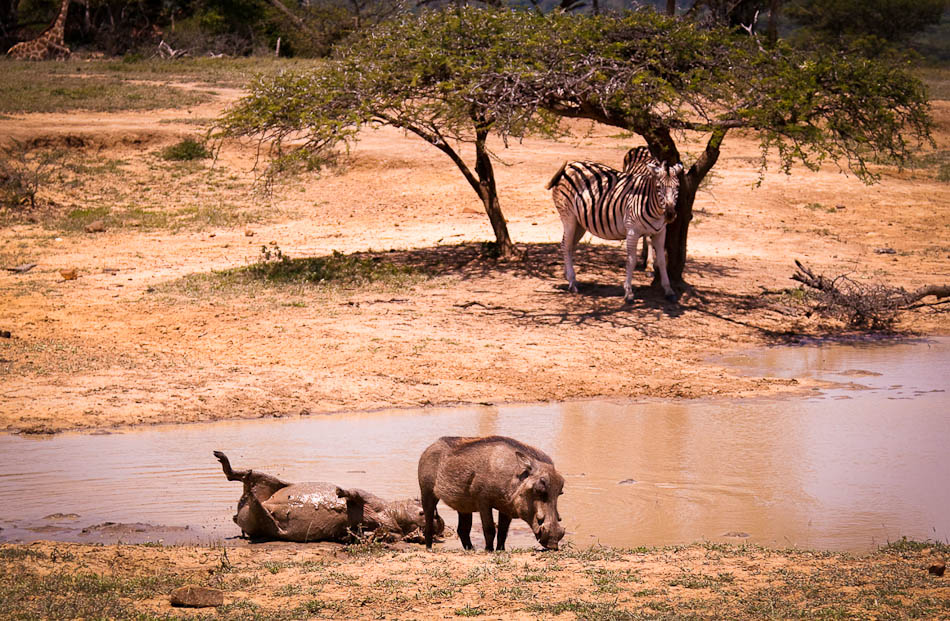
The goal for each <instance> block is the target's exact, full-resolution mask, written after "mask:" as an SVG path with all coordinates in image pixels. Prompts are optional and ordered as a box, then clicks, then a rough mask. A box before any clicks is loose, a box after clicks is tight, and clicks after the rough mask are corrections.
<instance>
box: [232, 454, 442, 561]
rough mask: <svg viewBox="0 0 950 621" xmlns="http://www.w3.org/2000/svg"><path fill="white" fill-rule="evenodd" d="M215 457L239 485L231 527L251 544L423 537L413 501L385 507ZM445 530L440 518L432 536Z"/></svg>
mask: <svg viewBox="0 0 950 621" xmlns="http://www.w3.org/2000/svg"><path fill="white" fill-rule="evenodd" d="M214 456H215V457H217V458H218V461H220V462H221V467H222V469H223V470H224V475H225V476H226V477H227V478H228V480H229V481H241V482H242V483H243V484H244V493H243V495H242V496H241V499H240V500H239V501H238V511H237V514H236V515H235V516H234V522H235V523H236V524H237V525H238V526H240V527H241V531H242V532H243V533H244V535H245V536H247V537H249V538H251V539H283V540H287V541H300V542H307V541H348V540H351V539H352V538H353V536H354V535H355V534H357V533H360V532H367V531H372V534H373V537H374V538H376V539H386V540H394V539H403V540H407V541H419V540H421V538H422V537H421V532H422V527H423V525H424V523H425V517H424V513H423V511H422V505H421V504H420V503H419V501H418V500H399V501H394V502H387V501H385V500H383V499H382V498H380V497H379V496H376V495H375V494H371V493H369V492H367V491H365V490H361V489H343V488H341V487H337V486H336V485H332V484H330V483H320V482H308V483H287V482H285V481H281V480H280V479H278V478H277V477H274V476H271V475H269V474H264V473H263V472H255V471H254V470H234V469H232V468H231V463H230V461H229V460H228V458H227V456H226V455H225V454H224V453H222V452H221V451H215V452H214ZM444 527H445V524H444V522H442V521H441V519H439V520H438V521H437V522H436V526H435V530H436V534H437V535H441V534H442V532H443V530H444Z"/></svg>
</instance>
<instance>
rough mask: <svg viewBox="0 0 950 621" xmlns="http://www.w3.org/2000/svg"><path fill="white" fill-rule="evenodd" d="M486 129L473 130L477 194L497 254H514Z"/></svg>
mask: <svg viewBox="0 0 950 621" xmlns="http://www.w3.org/2000/svg"><path fill="white" fill-rule="evenodd" d="M487 140H488V129H487V128H486V129H481V128H479V129H476V130H475V174H477V175H478V188H477V191H478V196H479V198H481V199H482V203H483V204H484V205H485V213H487V214H488V220H489V222H491V228H492V230H493V231H494V232H495V244H496V245H497V247H498V254H499V255H500V256H503V257H507V256H512V255H514V254H515V245H514V244H513V243H512V241H511V237H510V236H509V235H508V223H507V222H506V221H505V216H504V214H503V213H502V212H501V202H500V201H499V200H498V188H497V187H496V185H495V169H494V168H493V167H492V164H491V156H490V155H489V153H488V148H487V145H486V141H487Z"/></svg>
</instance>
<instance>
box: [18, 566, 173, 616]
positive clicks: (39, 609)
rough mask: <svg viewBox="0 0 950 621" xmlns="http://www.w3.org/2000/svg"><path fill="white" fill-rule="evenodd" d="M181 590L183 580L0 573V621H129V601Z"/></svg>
mask: <svg viewBox="0 0 950 621" xmlns="http://www.w3.org/2000/svg"><path fill="white" fill-rule="evenodd" d="M182 584H183V578H181V577H179V576H170V575H164V574H158V575H153V576H140V577H134V578H118V577H114V576H108V575H103V574H97V573H83V572H80V573H67V572H60V571H57V572H53V573H45V574H44V573H38V572H34V571H32V570H30V569H25V568H22V567H19V566H8V567H5V568H4V571H3V572H0V618H3V619H13V618H16V619H51V618H53V619H76V618H94V619H110V618H130V617H132V616H134V610H133V609H132V608H131V606H130V602H129V601H128V600H129V599H147V598H151V597H155V596H156V595H159V594H164V593H168V592H169V591H171V590H173V589H174V588H176V587H179V586H181V585H182Z"/></svg>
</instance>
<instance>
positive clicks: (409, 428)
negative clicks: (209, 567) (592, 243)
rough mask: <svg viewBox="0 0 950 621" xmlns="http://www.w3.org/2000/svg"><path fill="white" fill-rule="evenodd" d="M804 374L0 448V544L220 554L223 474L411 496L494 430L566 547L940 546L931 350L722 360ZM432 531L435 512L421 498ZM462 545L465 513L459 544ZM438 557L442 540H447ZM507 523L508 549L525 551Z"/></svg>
mask: <svg viewBox="0 0 950 621" xmlns="http://www.w3.org/2000/svg"><path fill="white" fill-rule="evenodd" d="M722 362H723V363H724V364H728V365H731V366H734V367H738V368H740V369H742V371H743V372H744V373H747V374H752V375H756V376H762V377H783V378H799V379H801V378H805V377H808V378H813V379H818V380H821V381H823V382H825V384H824V385H823V387H822V388H821V389H819V390H814V391H808V392H807V393H805V394H802V395H799V396H795V397H788V398H783V399H778V400H766V399H761V398H758V399H738V400H728V401H725V400H697V401H672V402H671V401H640V402H621V401H605V400H597V401H583V402H572V403H556V404H542V405H509V406H498V407H496V406H474V407H458V408H451V409H435V408H429V409H425V410H421V411H405V410H400V411H380V412H371V413H353V414H346V415H334V416H314V417H307V418H293V419H271V420H255V421H241V422H222V423H213V424H191V425H174V426H167V427H152V428H148V429H146V430H142V431H126V432H122V433H115V434H108V435H89V434H72V433H71V434H61V435H57V436H53V437H47V438H35V437H18V436H0V528H2V530H0V541H31V540H36V539H54V540H71V541H124V542H136V541H156V540H162V541H164V542H166V543H173V542H203V543H206V542H221V541H224V542H225V543H237V542H238V539H237V536H238V535H239V534H240V531H239V530H238V528H237V526H236V525H235V524H234V523H233V522H232V521H231V516H232V515H233V513H234V509H235V505H236V502H237V500H238V498H239V496H240V494H241V489H240V485H239V484H238V483H234V482H229V481H227V480H226V479H225V478H224V476H223V474H222V472H221V468H220V466H219V464H218V463H217V461H215V459H214V457H213V456H212V451H213V450H222V451H224V452H225V453H227V454H228V456H229V457H230V458H231V462H232V464H233V465H234V467H235V468H242V469H243V468H254V469H257V470H261V471H264V472H267V473H270V474H274V475H276V476H279V477H281V478H283V479H285V480H288V481H328V482H332V483H335V484H337V485H341V486H343V487H351V486H352V487H361V488H364V489H368V490H370V491H373V492H375V493H377V494H378V495H380V496H383V497H385V498H393V499H395V498H407V497H415V496H418V486H417V483H416V461H417V459H418V456H419V454H420V453H421V452H422V450H423V449H424V448H425V447H426V446H428V445H429V444H430V443H431V442H432V441H433V440H434V439H436V438H437V437H439V436H442V435H463V436H468V435H491V434H498V435H508V436H513V437H515V438H518V439H521V440H522V441H525V442H527V443H529V444H533V445H534V446H537V447H538V448H541V449H542V450H544V451H546V452H547V453H548V454H549V455H551V457H552V458H553V459H554V461H555V464H556V465H557V467H558V469H559V470H560V471H561V473H562V474H564V476H565V479H566V486H565V493H564V495H563V496H562V497H561V500H560V503H559V509H560V513H561V515H562V517H563V520H564V525H565V527H566V529H567V531H568V534H567V536H566V541H569V542H571V543H572V544H573V545H575V546H579V547H586V546H589V545H594V544H603V545H611V546H625V547H626V546H653V545H667V544H686V543H692V542H696V541H733V542H736V541H746V542H752V543H757V544H763V545H768V546H780V547H787V546H797V547H804V548H819V549H831V550H851V551H863V550H869V549H872V548H874V547H876V546H878V545H881V544H884V543H886V542H887V541H893V540H895V539H898V538H900V537H902V536H907V537H910V538H914V539H920V540H925V539H935V540H940V541H946V540H947V539H948V538H950V484H948V481H950V476H948V475H950V466H948V463H950V462H948V447H950V415H948V413H950V407H948V405H950V398H948V393H947V392H946V390H947V389H948V388H950V386H948V384H950V339H947V338H940V339H921V340H917V341H912V342H896V343H895V342H865V343H837V344H836V343H825V344H820V345H814V344H813V345H803V346H795V347H775V348H769V349H765V350H758V351H754V352H751V353H748V354H744V355H739V356H733V357H730V358H728V359H725V360H723V361H722ZM440 512H441V513H442V514H443V515H444V516H445V517H446V522H447V524H449V525H454V523H455V516H454V514H452V512H451V511H449V510H447V509H446V508H445V507H444V505H440ZM473 539H474V541H475V544H476V546H480V545H481V531H480V528H479V526H478V517H477V516H476V517H475V529H474V537H473ZM445 545H447V546H452V547H457V546H458V543H457V538H454V537H450V538H447V540H446V543H445ZM532 545H535V544H534V539H533V537H532V536H531V533H530V530H528V528H527V526H526V525H525V524H524V523H523V522H520V521H516V522H514V523H513V524H512V532H511V535H510V537H509V547H511V546H532Z"/></svg>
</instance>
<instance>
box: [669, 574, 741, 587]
mask: <svg viewBox="0 0 950 621" xmlns="http://www.w3.org/2000/svg"><path fill="white" fill-rule="evenodd" d="M733 581H735V576H733V575H732V574H730V573H728V572H723V573H720V574H718V575H716V576H709V575H706V574H698V573H693V572H688V571H687V572H683V574H682V575H680V576H677V577H676V578H673V579H672V580H670V582H669V585H670V586H681V587H683V588H686V589H714V588H718V587H719V586H721V585H722V584H729V583H731V582H733Z"/></svg>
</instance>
